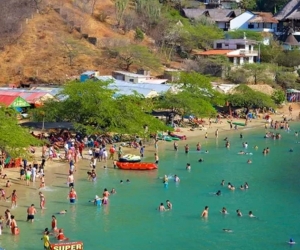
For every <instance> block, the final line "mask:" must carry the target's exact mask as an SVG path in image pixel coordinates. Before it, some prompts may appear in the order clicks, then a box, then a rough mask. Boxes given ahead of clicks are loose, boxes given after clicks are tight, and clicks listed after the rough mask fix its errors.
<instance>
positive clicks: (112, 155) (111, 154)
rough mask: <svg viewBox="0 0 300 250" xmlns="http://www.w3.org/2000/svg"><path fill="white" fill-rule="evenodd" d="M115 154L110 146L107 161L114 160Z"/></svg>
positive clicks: (114, 150)
mask: <svg viewBox="0 0 300 250" xmlns="http://www.w3.org/2000/svg"><path fill="white" fill-rule="evenodd" d="M115 152H116V149H115V147H114V146H113V145H112V146H111V147H110V149H109V158H108V159H109V160H114V159H115Z"/></svg>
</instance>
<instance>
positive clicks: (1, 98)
mask: <svg viewBox="0 0 300 250" xmlns="http://www.w3.org/2000/svg"><path fill="white" fill-rule="evenodd" d="M1 104H3V105H4V106H6V107H10V108H25V107H30V104H29V103H28V102H26V100H24V99H23V98H22V97H20V96H18V95H0V105H1Z"/></svg>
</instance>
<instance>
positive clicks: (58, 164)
mask: <svg viewBox="0 0 300 250" xmlns="http://www.w3.org/2000/svg"><path fill="white" fill-rule="evenodd" d="M294 112H298V111H294ZM272 117H273V119H274V120H282V114H280V115H274V116H272ZM221 120H222V123H218V124H216V123H212V126H211V128H207V130H200V129H195V130H194V131H191V130H190V128H180V130H181V131H180V132H175V133H178V134H180V135H183V134H184V135H186V136H187V140H186V141H185V140H181V141H179V145H180V147H182V146H183V145H184V144H185V143H186V142H189V141H194V140H196V138H197V137H199V141H203V140H204V135H205V133H206V132H208V135H209V139H211V138H215V135H214V133H215V130H216V129H219V132H220V134H224V132H229V131H231V132H232V133H240V132H241V131H243V130H246V129H247V130H248V129H256V128H264V126H265V120H263V119H257V120H252V121H251V122H249V123H248V125H247V126H245V127H242V128H239V129H238V130H235V129H230V127H229V124H228V123H227V119H221ZM236 120H237V119H235V120H234V121H236ZM292 122H293V123H294V122H297V121H292ZM206 126H207V125H206ZM235 131H236V132H235ZM219 137H220V135H219ZM168 143H169V142H163V141H159V151H160V152H162V151H164V148H165V146H166V145H167V144H168ZM145 145H146V148H145V155H146V158H147V159H151V161H152V159H154V157H153V156H151V155H153V154H154V152H155V149H154V143H153V141H151V140H150V141H149V142H147V143H146V144H145ZM180 150H182V149H181V148H180ZM127 153H134V154H139V150H138V149H132V148H127V147H123V154H127ZM83 155H84V159H80V160H79V162H78V163H77V164H76V166H77V168H78V169H80V170H84V171H77V173H75V174H74V177H75V182H77V181H78V180H79V179H83V178H86V174H85V173H86V171H85V170H89V169H90V167H89V156H88V152H87V149H84V151H83ZM34 156H35V158H36V159H37V160H38V162H39V163H40V157H41V148H37V150H36V152H35V154H34ZM87 156H88V157H87ZM152 157H153V158H152ZM30 163H31V162H30ZM30 163H29V164H30ZM104 165H106V166H107V168H109V169H113V166H112V160H107V162H99V163H98V164H97V173H98V175H101V174H102V173H101V172H99V171H100V170H101V168H102V169H103V166H104ZM68 169H69V167H68V163H67V162H62V161H60V160H53V161H52V162H51V161H47V162H46V167H45V182H46V187H47V188H51V187H52V186H54V185H60V186H62V185H63V184H64V183H66V182H67V177H68ZM19 170H20V168H8V169H4V174H7V176H8V178H7V179H2V180H1V181H0V183H1V184H0V185H3V186H5V183H6V181H7V180H8V179H9V180H10V181H11V182H12V185H11V187H9V188H5V187H4V189H5V191H6V197H9V196H10V195H11V193H12V190H13V189H16V190H17V195H18V207H17V208H14V209H12V210H11V213H12V214H13V215H15V216H16V220H17V223H18V221H20V223H24V220H23V218H24V217H25V216H26V209H27V207H29V206H30V204H32V203H33V204H35V207H36V209H37V213H38V214H39V213H41V209H40V208H39V196H38V192H39V191H42V192H43V189H41V190H40V189H39V185H40V182H39V180H38V179H37V180H36V183H34V184H33V183H32V182H30V185H29V186H26V184H25V181H20V180H19ZM58 177H60V178H58ZM63 178H65V180H64V179H63ZM65 187H66V193H67V192H68V189H67V185H66V186H65ZM47 202H51V201H49V200H47V196H46V207H47ZM0 204H1V205H0V206H1V211H2V214H4V211H5V210H6V209H7V208H8V209H10V205H11V203H10V199H9V202H5V203H4V202H3V201H2V202H0ZM25 223H26V222H25ZM49 224H50V219H49ZM42 230H43V228H41V231H42ZM3 231H4V234H5V237H10V236H6V235H8V234H10V233H9V232H7V231H8V230H7V229H4V230H3ZM21 233H22V232H21Z"/></svg>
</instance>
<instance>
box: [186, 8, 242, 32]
mask: <svg viewBox="0 0 300 250" xmlns="http://www.w3.org/2000/svg"><path fill="white" fill-rule="evenodd" d="M182 13H183V15H184V16H185V17H186V18H189V19H191V20H197V19H201V18H207V19H208V20H211V21H213V22H215V23H216V25H217V26H218V27H219V28H220V29H222V30H224V31H228V29H229V28H230V21H231V20H232V19H233V18H235V17H237V16H238V15H240V14H241V10H240V9H235V10H230V9H182Z"/></svg>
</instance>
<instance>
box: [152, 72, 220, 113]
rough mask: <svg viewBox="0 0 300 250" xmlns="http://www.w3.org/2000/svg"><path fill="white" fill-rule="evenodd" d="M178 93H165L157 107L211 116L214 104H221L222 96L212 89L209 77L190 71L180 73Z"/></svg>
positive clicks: (175, 111) (213, 111)
mask: <svg viewBox="0 0 300 250" xmlns="http://www.w3.org/2000/svg"><path fill="white" fill-rule="evenodd" d="M174 86H176V88H177V89H178V93H177V94H174V93H167V94H166V95H165V96H164V97H163V98H161V99H160V100H159V101H158V103H157V107H158V108H164V109H170V110H172V111H173V112H174V113H176V114H178V115H180V116H181V117H182V118H183V116H184V115H191V114H192V115H195V116H198V117H206V116H211V115H214V114H215V113H216V110H215V108H214V106H215V105H223V104H224V98H223V96H222V95H221V94H220V93H219V92H217V91H215V90H213V89H212V86H211V83H210V78H208V77H206V76H203V75H201V74H198V73H195V72H190V73H181V75H180V80H179V83H178V84H174Z"/></svg>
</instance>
